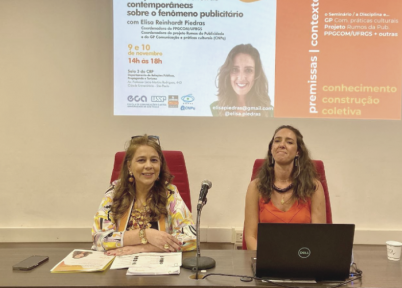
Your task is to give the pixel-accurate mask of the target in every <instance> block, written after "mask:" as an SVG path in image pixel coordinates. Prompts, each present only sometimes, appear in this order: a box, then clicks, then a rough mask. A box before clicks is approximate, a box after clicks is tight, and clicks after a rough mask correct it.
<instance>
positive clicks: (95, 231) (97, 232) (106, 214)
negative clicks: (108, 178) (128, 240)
mask: <svg viewBox="0 0 402 288" xmlns="http://www.w3.org/2000/svg"><path fill="white" fill-rule="evenodd" d="M113 194H114V186H112V187H111V188H110V189H109V190H108V192H106V194H105V196H104V197H103V199H102V202H101V204H100V205H99V209H98V212H97V213H96V215H95V217H94V224H93V225H92V241H93V245H92V250H97V251H106V250H110V249H116V248H119V247H123V236H124V232H118V231H116V230H117V229H116V223H115V221H114V219H113V216H112V215H111V211H110V208H111V207H112V203H113Z"/></svg>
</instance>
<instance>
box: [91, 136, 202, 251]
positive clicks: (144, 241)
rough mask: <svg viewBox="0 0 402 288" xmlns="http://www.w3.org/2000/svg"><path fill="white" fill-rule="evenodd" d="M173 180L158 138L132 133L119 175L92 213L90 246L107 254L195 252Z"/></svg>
mask: <svg viewBox="0 0 402 288" xmlns="http://www.w3.org/2000/svg"><path fill="white" fill-rule="evenodd" d="M172 178H173V176H172V175H170V173H169V170H168V168H167V165H166V160H165V157H164V156H163V153H162V148H161V146H160V144H159V137H157V136H151V135H149V136H148V135H143V136H134V137H132V139H131V141H130V142H129V145H128V148H127V150H126V155H125V158H124V162H123V164H122V167H121V171H120V175H119V179H118V180H117V181H114V182H113V183H112V185H111V187H110V188H109V189H108V190H107V191H106V193H105V195H104V197H103V199H102V202H101V204H100V206H99V210H98V212H97V213H96V215H95V221H94V224H93V227H92V238H93V245H92V249H93V250H98V251H107V252H106V254H107V255H124V254H133V253H139V252H175V251H188V250H194V249H195V248H196V237H195V228H194V226H193V224H194V223H193V220H192V216H191V212H190V211H189V210H188V208H187V206H186V204H185V203H184V201H183V199H182V198H181V197H180V194H179V192H178V190H177V188H176V186H174V185H172V184H171V183H170V182H171V180H172Z"/></svg>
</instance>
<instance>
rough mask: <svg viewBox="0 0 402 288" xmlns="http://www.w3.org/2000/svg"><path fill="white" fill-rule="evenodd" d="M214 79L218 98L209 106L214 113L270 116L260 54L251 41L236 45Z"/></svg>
mask: <svg viewBox="0 0 402 288" xmlns="http://www.w3.org/2000/svg"><path fill="white" fill-rule="evenodd" d="M216 78H217V82H218V98H219V100H218V101H216V102H214V103H212V104H211V105H210V108H211V112H212V115H213V116H240V117H244V116H254V117H273V114H274V113H273V107H272V105H271V99H270V98H269V96H268V81H267V77H266V76H265V73H264V70H263V69H262V63H261V59H260V53H259V52H258V50H257V49H255V48H254V47H253V46H252V45H251V44H240V45H237V46H235V47H234V48H233V49H232V50H231V51H230V52H229V54H228V56H227V58H226V61H225V63H224V64H223V65H222V67H221V68H220V69H219V72H218V75H217V77H216Z"/></svg>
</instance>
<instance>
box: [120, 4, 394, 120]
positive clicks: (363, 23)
mask: <svg viewBox="0 0 402 288" xmlns="http://www.w3.org/2000/svg"><path fill="white" fill-rule="evenodd" d="M401 13H402V1H393V0H381V1H379V0H375V1H366V0H354V1H350V0H325V1H324V0H297V1H295V0H277V1H274V0H173V1H164V0H162V1H160V0H151V1H149V0H134V1H121V0H118V1H114V2H113V18H114V20H113V22H114V29H113V30H114V114H115V115H138V116H139V115H149V116H206V117H211V116H218V117H219V116H221V117H263V118H265V117H292V118H295V117H296V118H339V119H400V118H401V80H402V75H401V71H402V53H401V51H402V43H401V23H400V15H401Z"/></svg>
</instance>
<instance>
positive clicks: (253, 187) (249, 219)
mask: <svg viewBox="0 0 402 288" xmlns="http://www.w3.org/2000/svg"><path fill="white" fill-rule="evenodd" d="M258 200H259V192H258V188H257V179H255V180H253V181H251V182H250V184H249V185H248V189H247V194H246V212H245V217H244V239H245V240H246V244H247V250H257V232H258V218H259V217H258V213H259V208H258Z"/></svg>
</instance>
